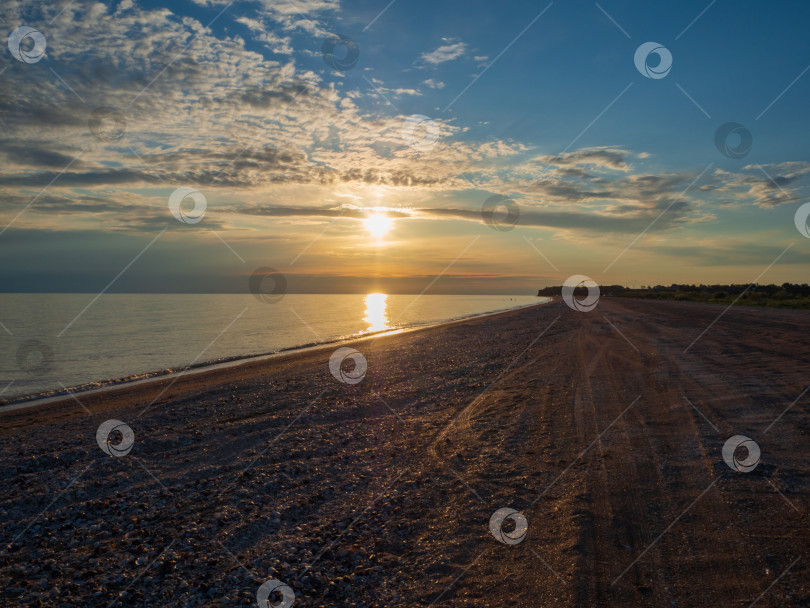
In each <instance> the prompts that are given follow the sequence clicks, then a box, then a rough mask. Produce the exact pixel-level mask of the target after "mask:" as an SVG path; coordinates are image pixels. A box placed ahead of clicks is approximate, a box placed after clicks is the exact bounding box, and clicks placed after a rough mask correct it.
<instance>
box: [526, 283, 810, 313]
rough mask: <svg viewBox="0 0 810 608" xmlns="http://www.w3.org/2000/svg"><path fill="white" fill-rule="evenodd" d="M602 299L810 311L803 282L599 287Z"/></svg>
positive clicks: (581, 290)
mask: <svg viewBox="0 0 810 608" xmlns="http://www.w3.org/2000/svg"><path fill="white" fill-rule="evenodd" d="M561 290H562V286H560V285H557V286H554V287H544V288H542V289H540V290H539V291H538V292H537V295H538V296H559V295H560V293H561ZM599 292H600V293H601V294H602V296H608V297H610V296H613V297H619V298H647V299H651V300H677V301H683V302H712V303H716V304H732V303H734V304H737V305H747V306H771V307H776V308H807V309H810V285H808V284H806V283H802V284H798V283H782V284H781V285H773V284H771V285H759V284H750V283H749V284H737V283H732V284H731V285H704V284H700V285H688V284H682V283H673V284H672V285H642V286H641V287H640V288H635V287H625V286H624V285H601V286H600V287H599ZM587 293H588V290H587V289H586V288H585V287H578V288H577V289H576V290H575V291H574V295H575V296H576V297H578V298H583V297H585V296H586V295H587Z"/></svg>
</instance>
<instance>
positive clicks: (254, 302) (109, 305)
mask: <svg viewBox="0 0 810 608" xmlns="http://www.w3.org/2000/svg"><path fill="white" fill-rule="evenodd" d="M94 297H95V296H94V295H92V294H0V323H2V326H0V344H1V345H2V347H0V398H8V397H14V396H20V395H26V394H30V393H35V392H40V391H49V390H59V389H62V388H63V387H73V386H79V385H85V384H92V383H96V382H101V381H105V380H108V379H117V378H129V377H133V376H137V375H141V374H148V373H152V372H157V371H163V370H169V369H177V368H183V367H185V366H188V365H198V364H201V363H205V362H210V361H218V360H223V359H228V358H232V357H239V356H245V355H256V354H264V353H270V352H274V351H278V350H281V349H287V348H291V347H296V346H301V345H306V344H313V343H318V342H326V341H331V340H337V339H340V338H348V337H351V336H356V335H361V334H364V333H369V332H376V331H382V330H386V329H393V328H400V327H409V326H415V325H423V324H430V323H436V322H440V321H446V320H451V319H458V318H461V317H466V316H470V315H476V314H481V313H485V312H491V311H496V310H505V309H509V308H516V307H520V306H526V305H529V304H537V303H540V302H543V301H544V300H546V299H547V298H537V297H534V296H460V295H454V296H445V295H425V296H421V297H417V296H414V295H386V294H369V295H309V294H306V295H304V294H288V295H286V296H284V297H283V298H282V299H281V300H280V301H278V302H273V303H267V302H263V301H260V300H258V299H257V298H255V297H253V296H252V295H241V294H229V295H199V294H193V295H152V294H134V295H133V294H105V295H104V296H102V297H100V298H99V299H98V300H97V301H95V302H93V303H92V304H91V301H92V300H93V298H94ZM88 304H91V305H90V306H89V308H86V307H87V306H88ZM85 309H86V310H85ZM82 311H84V312H82ZM77 317H78V318H77Z"/></svg>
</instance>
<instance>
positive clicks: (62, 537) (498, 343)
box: [0, 298, 810, 607]
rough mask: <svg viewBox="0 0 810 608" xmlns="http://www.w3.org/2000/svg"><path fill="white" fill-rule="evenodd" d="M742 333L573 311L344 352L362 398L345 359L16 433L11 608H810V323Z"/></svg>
mask: <svg viewBox="0 0 810 608" xmlns="http://www.w3.org/2000/svg"><path fill="white" fill-rule="evenodd" d="M724 310H725V308H724V307H723V306H718V305H704V304H694V303H681V302H655V301H640V300H629V299H627V300H625V299H618V298H603V299H602V301H601V302H600V303H599V305H598V307H597V309H596V310H595V311H593V312H591V313H578V312H574V311H572V310H571V309H569V308H568V307H567V306H565V304H563V303H562V302H561V301H559V299H555V300H554V301H553V302H551V303H549V304H546V305H542V306H537V307H533V308H527V309H523V310H518V311H512V312H507V313H500V314H497V315H492V316H488V317H481V318H475V319H470V320H466V321H463V322H460V323H454V324H450V325H444V326H439V327H435V328H429V329H424V330H420V331H415V332H410V333H404V334H400V335H392V336H386V337H380V338H377V339H374V340H364V341H358V342H357V343H354V344H350V346H354V348H356V349H357V350H358V351H360V352H361V353H362V354H363V355H364V357H365V359H366V360H367V363H368V369H367V372H366V374H365V377H364V378H363V379H362V381H360V382H359V383H357V384H347V383H342V382H340V381H338V380H337V379H336V378H335V377H333V375H332V373H330V369H329V358H330V355H331V354H332V353H333V351H334V350H335V347H334V346H329V347H325V348H322V349H313V350H308V351H306V352H299V353H292V354H289V355H285V356H283V357H278V358H274V359H272V360H265V361H254V362H247V363H244V364H242V365H239V366H236V367H232V368H230V369H223V370H211V371H208V372H205V373H198V374H194V375H189V376H185V377H180V378H171V379H169V378H165V379H159V380H156V381H155V382H152V383H145V384H140V385H138V386H134V387H128V386H120V387H115V388H112V389H110V390H108V391H105V392H102V393H96V394H93V395H81V394H79V395H77V396H76V397H75V398H71V397H66V398H64V399H63V400H61V401H57V402H55V403H50V404H48V405H44V406H41V407H33V408H27V409H20V410H16V411H10V412H5V413H4V412H2V410H0V436H2V448H0V450H1V452H0V453H1V455H2V461H3V465H2V468H0V473H1V474H2V480H3V485H4V492H3V498H2V501H0V515H2V521H3V529H2V533H1V535H0V538H2V547H1V549H0V550H1V551H2V552H1V553H0V581H2V584H1V585H0V598H2V602H0V603H2V604H3V605H9V606H12V605H29V606H40V605H41V606H46V605H47V606H113V605H117V606H235V605H241V606H251V605H253V606H255V605H256V593H257V590H258V589H259V587H260V586H261V585H262V584H263V583H264V582H266V581H268V580H278V581H281V582H283V583H284V584H286V585H288V586H289V587H290V588H291V589H292V590H294V592H295V595H296V601H295V604H294V605H295V606H356V607H361V606H363V607H383V606H386V607H388V606H402V607H404V606H431V605H432V606H447V607H450V606H453V607H455V606H515V607H535V606H561V607H562V606H594V607H597V606H679V607H691V606H695V607H698V606H700V607H703V606H720V605H723V606H749V605H752V604H753V605H756V606H760V607H761V606H808V605H810V575H809V574H808V572H809V571H808V565H809V564H810V556H808V555H807V547H808V546H810V528H808V526H807V512H808V508H810V466H808V464H807V455H808V454H809V453H810V436H808V432H809V431H810V423H808V417H807V409H808V403H810V396H808V395H807V394H806V393H805V392H804V391H805V390H806V389H807V385H808V382H809V380H808V377H809V376H808V373H807V364H808V362H809V361H810V346H808V340H807V336H808V332H809V331H810V313H808V312H804V311H787V310H773V309H755V308H747V307H735V308H732V309H729V310H728V311H727V312H725V313H724ZM721 313H724V314H721ZM718 317H719V319H718ZM110 419H114V420H119V421H122V422H124V423H126V424H127V425H128V426H129V427H131V429H132V431H133V433H134V443H133V445H132V450H131V452H129V453H128V454H126V455H123V456H121V457H111V456H109V455H107V454H105V453H104V452H103V451H102V449H101V448H100V447H99V445H98V443H97V441H96V433H97V429H98V428H99V426H100V425H101V424H102V423H104V422H105V421H107V420H110ZM735 435H744V436H747V437H748V438H751V439H752V440H754V441H755V442H756V443H757V444H758V446H759V448H760V449H761V459H760V461H759V462H758V464H757V465H756V467H755V468H753V470H751V471H750V472H740V471H738V470H733V469H732V468H731V467H730V466H729V465H727V464H726V462H725V461H724V458H723V453H722V449H723V445H724V443H725V442H726V441H727V440H728V439H729V438H730V437H732V436H735ZM507 507H508V508H512V509H515V510H517V511H518V512H519V515H522V516H523V517H524V518H525V520H526V522H527V525H528V529H527V532H526V535H525V538H523V539H522V540H520V541H519V542H516V543H514V544H510V542H499V539H497V538H496V537H495V535H494V534H493V533H492V532H491V531H490V518H491V516H492V515H493V513H495V512H496V511H497V510H499V509H502V508H507ZM504 530H506V531H507V532H508V531H509V528H504ZM500 540H504V539H503V537H502V538H501V539H500ZM506 540H507V541H509V538H508V537H507V538H506ZM512 542H514V541H512Z"/></svg>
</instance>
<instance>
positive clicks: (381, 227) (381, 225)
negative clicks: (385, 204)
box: [363, 213, 394, 240]
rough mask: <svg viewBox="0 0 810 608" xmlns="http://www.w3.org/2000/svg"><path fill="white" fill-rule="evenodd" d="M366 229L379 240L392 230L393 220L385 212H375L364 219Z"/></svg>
mask: <svg viewBox="0 0 810 608" xmlns="http://www.w3.org/2000/svg"><path fill="white" fill-rule="evenodd" d="M363 222H364V224H365V226H366V230H368V232H369V234H371V235H372V236H373V237H375V238H376V239H377V240H380V239H382V237H384V236H385V235H386V234H388V231H389V230H391V227H392V225H393V223H394V222H393V220H392V219H391V218H390V217H388V216H387V215H385V214H384V213H374V214H372V215H369V216H368V217H367V218H366V219H365V220H363Z"/></svg>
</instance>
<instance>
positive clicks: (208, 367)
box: [0, 296, 555, 415]
mask: <svg viewBox="0 0 810 608" xmlns="http://www.w3.org/2000/svg"><path fill="white" fill-rule="evenodd" d="M537 297H538V298H546V300H545V301H544V302H537V303H532V304H525V305H522V306H515V307H513V308H502V309H498V310H493V311H488V312H484V313H476V314H470V315H465V316H462V317H458V318H454V319H449V320H445V321H438V322H436V323H425V324H421V325H411V326H406V327H400V328H391V329H385V330H381V331H377V332H371V333H364V334H359V335H355V336H350V337H338V338H334V339H328V340H325V341H323V342H311V343H307V344H300V345H297V346H290V347H286V348H281V349H279V350H276V351H270V352H266V353H259V354H255V355H234V356H232V357H227V358H222V359H214V360H209V361H204V362H202V363H195V364H194V365H189V366H185V367H176V368H167V369H164V370H155V371H149V372H141V373H134V374H132V375H130V376H125V377H121V378H108V379H104V380H94V381H89V382H87V383H85V384H80V385H75V386H68V387H65V388H64V389H53V390H50V391H40V392H37V393H28V394H25V395H18V396H14V397H9V398H7V399H2V398H0V415H2V414H4V413H7V412H14V411H18V410H22V409H27V408H32V407H39V406H45V405H50V404H54V403H59V402H61V401H66V400H71V399H75V396H80V397H87V396H103V395H105V394H107V393H109V392H111V391H117V390H125V389H128V388H133V387H138V386H143V385H149V384H152V383H158V382H161V381H163V380H174V379H179V378H181V377H187V378H190V377H194V376H196V375H199V374H205V373H208V372H215V371H222V370H228V369H232V368H237V367H239V366H242V365H250V364H253V363H262V362H265V361H272V360H274V359H282V358H284V357H292V356H295V355H298V354H303V353H310V352H315V351H318V350H319V349H325V348H327V347H334V346H338V345H341V344H348V343H358V342H368V341H374V340H377V339H380V338H385V337H389V336H396V335H402V334H406V333H413V332H418V331H423V330H426V329H435V328H439V327H443V326H446V325H453V324H456V323H463V322H465V321H470V320H474V319H480V318H483V317H490V316H495V315H502V314H506V313H510V312H514V311H518V310H525V309H528V308H532V307H535V306H544V305H546V304H550V303H551V302H553V301H554V300H555V298H554V297H549V296H537Z"/></svg>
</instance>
